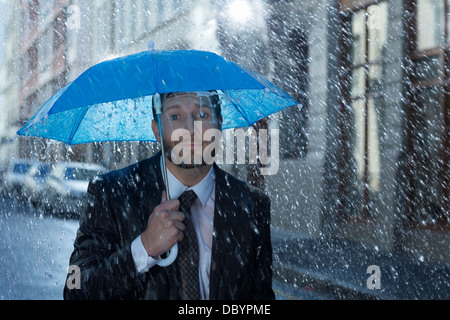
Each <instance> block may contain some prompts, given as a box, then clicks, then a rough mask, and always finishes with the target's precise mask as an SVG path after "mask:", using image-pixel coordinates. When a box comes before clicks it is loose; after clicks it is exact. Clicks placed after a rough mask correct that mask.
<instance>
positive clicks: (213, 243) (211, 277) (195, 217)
mask: <svg viewBox="0 0 450 320" xmlns="http://www.w3.org/2000/svg"><path fill="white" fill-rule="evenodd" d="M195 121H201V123H202V126H201V128H202V130H203V132H204V131H205V130H207V129H211V128H213V129H214V128H215V129H219V130H221V124H222V116H221V110H220V103H219V99H218V97H217V95H214V94H213V95H210V96H208V95H200V94H197V93H192V92H191V93H173V94H166V95H163V96H162V114H161V123H162V124H161V126H162V141H160V138H159V134H158V129H159V128H158V124H157V122H156V121H153V122H152V130H153V132H154V133H155V136H156V137H157V140H158V142H159V143H164V147H165V155H162V154H161V152H159V153H157V154H156V155H155V156H153V157H151V158H149V159H146V160H143V161H140V162H138V163H136V164H133V165H131V166H128V167H126V168H123V169H121V170H116V171H112V172H110V173H107V174H105V175H102V176H100V177H98V178H97V179H95V180H93V181H91V183H90V185H89V188H88V197H89V198H88V203H87V207H86V211H85V213H84V215H83V216H82V218H81V221H80V227H79V230H78V232H77V236H76V240H75V243H74V251H73V253H72V255H71V257H70V265H75V266H77V267H78V268H79V270H80V272H79V277H80V278H79V281H80V283H79V286H78V288H73V286H70V288H69V287H68V286H67V285H66V286H65V288H64V298H65V299H166V300H167V299H220V300H228V299H233V300H234V299H239V300H242V299H274V293H273V290H272V247H271V241H270V200H269V198H268V197H267V196H266V195H265V194H264V193H263V192H262V191H260V190H259V189H257V188H255V187H252V186H250V185H248V184H246V183H244V182H242V181H239V180H237V179H236V178H234V177H233V176H231V175H230V174H228V173H227V172H225V171H223V170H221V169H220V168H219V167H218V166H217V165H216V164H212V165H210V164H207V163H205V162H204V161H202V162H201V163H194V162H193V161H192V162H191V163H184V162H183V163H181V164H175V163H174V161H173V159H172V158H171V151H172V150H173V148H174V147H175V146H176V145H177V143H179V141H175V142H174V141H171V134H172V132H173V131H174V130H176V129H179V128H183V129H185V130H188V131H189V133H190V134H191V135H192V137H193V136H194V129H195V126H194V123H195ZM203 132H202V133H203ZM181 143H184V142H183V141H182V142H181ZM209 143H210V142H208V141H206V142H205V141H202V142H201V143H200V144H199V143H198V142H190V144H188V145H186V146H185V147H186V148H185V149H183V152H186V151H185V150H189V151H191V152H192V155H194V153H195V152H194V151H195V150H197V151H203V150H205V148H206V147H207V146H208V144H209ZM193 158H194V157H191V159H192V160H193ZM162 161H166V165H167V169H168V182H169V192H170V200H167V195H166V193H165V192H166V190H164V189H165V188H164V182H163V174H162V169H161V167H162ZM188 194H189V195H191V196H192V197H191V200H193V202H192V203H189V204H186V200H185V199H186V197H185V195H188ZM189 234H191V235H190V236H188V235H189ZM175 243H178V244H179V248H180V250H179V255H178V257H177V259H176V260H175V262H174V263H173V264H171V265H169V266H167V267H160V266H159V265H158V261H159V260H160V259H161V257H163V256H164V253H165V252H166V251H168V250H169V249H170V248H171V247H172V246H173V245H174V244H175ZM194 244H195V246H194ZM188 269H190V270H191V271H189V272H190V273H189V272H188V271H186V270H188ZM192 270H193V271H192ZM68 276H70V275H68ZM189 281H190V282H189Z"/></svg>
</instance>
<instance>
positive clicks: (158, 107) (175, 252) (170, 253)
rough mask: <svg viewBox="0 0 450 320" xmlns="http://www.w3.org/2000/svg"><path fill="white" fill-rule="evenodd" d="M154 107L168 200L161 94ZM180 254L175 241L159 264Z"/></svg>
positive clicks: (165, 265) (169, 261)
mask: <svg viewBox="0 0 450 320" xmlns="http://www.w3.org/2000/svg"><path fill="white" fill-rule="evenodd" d="M153 107H154V108H155V111H156V117H157V118H158V119H157V120H158V128H159V137H160V141H161V152H162V157H163V158H162V164H163V170H162V171H163V174H164V185H165V187H166V196H167V200H169V199H170V192H169V181H168V179H167V167H166V160H165V157H164V155H165V153H164V144H163V143H162V131H161V97H160V96H159V94H155V95H154V96H153ZM177 255H178V244H177V243H175V244H174V245H173V247H172V248H171V249H170V250H169V251H168V254H167V258H164V259H161V260H159V261H158V262H157V264H158V265H159V266H160V267H167V266H170V265H171V264H172V263H173V262H174V261H175V259H176V258H177Z"/></svg>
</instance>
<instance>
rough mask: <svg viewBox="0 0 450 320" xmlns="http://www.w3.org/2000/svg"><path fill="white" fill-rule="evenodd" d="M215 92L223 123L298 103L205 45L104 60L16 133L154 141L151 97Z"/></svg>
mask: <svg viewBox="0 0 450 320" xmlns="http://www.w3.org/2000/svg"><path fill="white" fill-rule="evenodd" d="M208 90H217V92H218V94H219V97H220V100H221V106H222V116H223V124H222V127H223V129H229V128H235V127H246V126H250V125H252V124H254V123H255V122H257V121H258V120H260V119H262V118H264V117H266V116H268V115H270V114H273V113H275V112H278V111H280V110H282V109H284V108H287V107H289V106H292V105H296V104H298V102H297V101H295V100H294V99H293V98H291V97H290V96H289V95H288V94H286V93H285V92H283V91H282V90H281V89H280V88H278V87H276V86H275V85H273V84H272V83H271V82H269V81H268V80H266V79H265V78H264V77H262V76H261V75H259V74H257V73H255V72H253V71H251V70H249V69H246V68H244V67H241V66H238V65H237V64H235V63H233V62H231V61H228V60H226V59H224V58H223V57H221V56H219V55H217V54H215V53H212V52H207V51H197V50H174V51H159V50H151V51H145V52H141V53H137V54H133V55H129V56H125V57H121V58H117V59H113V60H109V61H104V62H101V63H99V64H97V65H94V66H93V67H91V68H89V69H88V70H86V71H85V72H84V73H82V74H81V75H80V76H79V77H78V78H77V79H75V80H74V81H72V82H71V83H69V84H67V85H66V86H65V87H64V88H62V89H60V90H59V91H58V92H57V93H56V94H55V95H54V96H53V97H51V98H50V99H49V100H48V101H47V102H46V103H45V104H44V105H43V106H42V107H41V108H40V109H39V110H38V112H37V113H36V114H35V115H34V116H33V117H32V118H31V119H30V120H29V121H28V122H27V123H26V124H25V125H24V126H23V127H22V128H21V129H20V130H19V131H18V132H17V134H19V135H24V136H37V137H44V138H48V139H54V140H58V141H62V142H65V143H67V144H79V143H89V142H100V141H156V139H155V136H154V134H153V132H152V130H151V126H150V123H151V121H152V119H153V115H152V98H153V96H154V95H155V94H157V93H158V94H162V93H169V92H195V91H208Z"/></svg>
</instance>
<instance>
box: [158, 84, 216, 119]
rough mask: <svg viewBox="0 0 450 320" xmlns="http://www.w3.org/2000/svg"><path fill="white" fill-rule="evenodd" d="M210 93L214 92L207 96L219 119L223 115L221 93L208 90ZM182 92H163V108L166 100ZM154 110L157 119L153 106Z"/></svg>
mask: <svg viewBox="0 0 450 320" xmlns="http://www.w3.org/2000/svg"><path fill="white" fill-rule="evenodd" d="M208 92H209V93H212V94H211V95H209V96H207V97H208V98H209V101H210V102H211V108H212V109H213V111H214V112H215V114H216V117H217V119H219V118H220V117H221V116H222V109H221V106H220V99H219V95H218V94H217V91H215V90H211V91H208ZM180 93H181V92H170V93H163V94H161V109H163V108H164V101H165V100H167V99H168V98H170V97H173V96H176V95H177V94H180ZM152 112H153V119H155V120H156V110H155V108H152Z"/></svg>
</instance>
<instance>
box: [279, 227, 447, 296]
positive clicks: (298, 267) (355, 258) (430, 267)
mask: <svg viewBox="0 0 450 320" xmlns="http://www.w3.org/2000/svg"><path fill="white" fill-rule="evenodd" d="M272 243H273V259H274V278H273V288H274V291H275V292H276V295H277V299H311V300H322V299H326V300H331V299H352V300H360V299H389V300H392V299H408V300H409V299H419V300H428V299H450V265H447V264H437V263H436V262H432V261H420V260H414V259H412V258H411V257H409V256H406V255H400V254H399V255H395V254H391V253H383V252H380V251H376V250H375V249H373V248H367V247H364V246H362V245H361V244H357V243H351V242H349V241H345V240H339V239H324V238H320V239H304V238H300V237H297V236H294V237H292V236H291V237H287V236H286V235H285V234H284V233H282V232H281V231H278V230H277V231H273V234H272ZM371 265H376V266H379V268H380V289H368V288H367V280H368V278H369V277H370V276H371V273H366V271H367V268H368V267H369V266H371Z"/></svg>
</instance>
